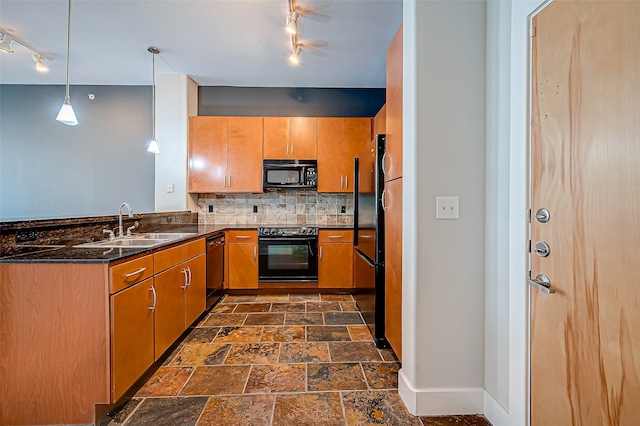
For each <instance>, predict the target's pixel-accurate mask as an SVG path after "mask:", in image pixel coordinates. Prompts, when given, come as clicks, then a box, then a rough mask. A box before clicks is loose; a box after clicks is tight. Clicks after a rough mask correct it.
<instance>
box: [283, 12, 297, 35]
mask: <svg viewBox="0 0 640 426" xmlns="http://www.w3.org/2000/svg"><path fill="white" fill-rule="evenodd" d="M286 29H287V31H288V32H289V33H290V34H296V33H297V32H298V12H296V11H292V12H290V13H289V14H288V15H287V26H286Z"/></svg>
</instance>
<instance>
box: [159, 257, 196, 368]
mask: <svg viewBox="0 0 640 426" xmlns="http://www.w3.org/2000/svg"><path fill="white" fill-rule="evenodd" d="M187 277H188V275H187V272H186V270H185V266H184V264H180V265H177V266H174V267H173V268H170V269H167V270H166V271H164V272H162V273H160V274H157V275H156V276H155V278H154V281H155V288H156V295H157V301H156V310H155V312H154V315H155V359H156V360H157V359H158V358H159V357H160V356H161V355H162V354H163V353H164V351H166V350H167V348H168V347H169V346H171V344H172V343H173V342H175V341H176V339H177V338H178V337H180V334H182V332H183V331H184V330H185V324H184V288H183V287H184V286H185V285H186V283H187Z"/></svg>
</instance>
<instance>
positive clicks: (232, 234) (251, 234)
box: [227, 230, 258, 243]
mask: <svg viewBox="0 0 640 426" xmlns="http://www.w3.org/2000/svg"><path fill="white" fill-rule="evenodd" d="M227 235H228V238H227V242H229V243H257V242H258V231H253V230H251V231H249V230H247V231H229V232H228V234H227Z"/></svg>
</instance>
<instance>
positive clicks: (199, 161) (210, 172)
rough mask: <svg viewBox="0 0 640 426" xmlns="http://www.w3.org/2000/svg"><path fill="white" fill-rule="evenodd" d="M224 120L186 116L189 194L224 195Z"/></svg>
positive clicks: (225, 172) (225, 163)
mask: <svg viewBox="0 0 640 426" xmlns="http://www.w3.org/2000/svg"><path fill="white" fill-rule="evenodd" d="M226 176H227V118H226V117H189V192H224V191H225V190H226V186H225V183H226Z"/></svg>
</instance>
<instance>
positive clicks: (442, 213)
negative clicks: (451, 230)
mask: <svg viewBox="0 0 640 426" xmlns="http://www.w3.org/2000/svg"><path fill="white" fill-rule="evenodd" d="M458 205H459V198H458V197H436V219H458V218H459V217H460V212H459V208H458Z"/></svg>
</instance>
